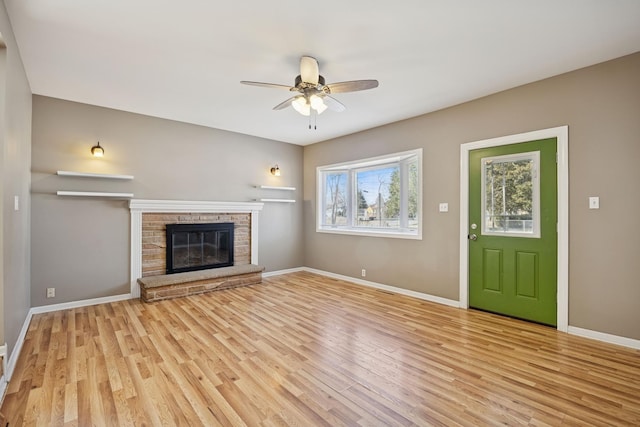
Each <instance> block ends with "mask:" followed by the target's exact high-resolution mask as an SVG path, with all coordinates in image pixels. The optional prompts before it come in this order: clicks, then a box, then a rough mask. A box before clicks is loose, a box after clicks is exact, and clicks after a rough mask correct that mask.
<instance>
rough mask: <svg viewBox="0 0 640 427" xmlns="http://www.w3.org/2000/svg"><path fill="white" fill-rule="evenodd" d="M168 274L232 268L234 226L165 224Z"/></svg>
mask: <svg viewBox="0 0 640 427" xmlns="http://www.w3.org/2000/svg"><path fill="white" fill-rule="evenodd" d="M166 227H167V274H172V273H182V272H185V271H195V270H205V269H208V268H217V267H227V266H231V265H233V223H232V222H222V223H212V224H167V226H166Z"/></svg>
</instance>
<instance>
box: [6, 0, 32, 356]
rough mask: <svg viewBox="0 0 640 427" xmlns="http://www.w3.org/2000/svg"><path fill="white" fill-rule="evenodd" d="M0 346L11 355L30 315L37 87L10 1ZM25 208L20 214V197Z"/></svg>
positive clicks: (7, 32)
mask: <svg viewBox="0 0 640 427" xmlns="http://www.w3.org/2000/svg"><path fill="white" fill-rule="evenodd" d="M0 33H1V36H0V39H2V40H3V41H4V44H5V45H6V48H2V49H0V50H2V53H1V54H0V68H1V70H0V85H1V88H2V89H1V90H0V180H1V184H0V196H1V200H2V208H1V209H0V237H1V240H2V245H1V252H0V253H1V256H0V272H1V276H0V309H1V310H2V313H1V314H2V316H0V317H2V321H3V322H2V326H0V343H4V342H6V343H7V344H8V354H11V352H12V351H13V348H14V346H15V343H16V341H17V339H18V335H19V334H20V330H21V328H22V325H23V324H24V320H25V318H26V316H27V313H28V311H29V307H30V305H29V282H30V278H29V259H30V247H29V212H30V204H29V182H30V176H31V175H30V162H31V89H30V88H29V83H28V82H27V78H26V74H25V71H24V67H23V65H22V60H21V58H20V54H19V52H18V47H17V45H16V42H15V39H14V37H13V30H12V29H11V24H10V23H9V19H8V17H7V12H6V9H5V6H4V3H2V4H0ZM15 196H18V197H19V210H18V211H16V210H14V197H15Z"/></svg>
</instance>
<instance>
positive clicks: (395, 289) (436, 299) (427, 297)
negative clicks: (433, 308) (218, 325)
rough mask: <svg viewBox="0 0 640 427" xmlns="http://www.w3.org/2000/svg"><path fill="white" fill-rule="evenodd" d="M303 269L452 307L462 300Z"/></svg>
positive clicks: (457, 306) (303, 268)
mask: <svg viewBox="0 0 640 427" xmlns="http://www.w3.org/2000/svg"><path fill="white" fill-rule="evenodd" d="M301 270H303V271H308V272H309V273H315V274H320V275H322V276H327V277H331V278H334V279H339V280H344V281H346V282H351V283H355V284H356V285H363V286H368V287H370V288H375V289H380V290H383V291H388V292H393V293H394V294H401V295H406V296H410V297H414V298H418V299H421V300H424V301H430V302H435V303H438V304H443V305H448V306H450V307H456V308H459V307H460V302H459V301H455V300H451V299H447V298H442V297H438V296H435V295H430V294H425V293H422V292H416V291H411V290H408V289H403V288H398V287H395V286H389V285H384V284H382V283H376V282H370V281H369V280H362V279H358V278H355V277H349V276H343V275H342V274H336V273H331V272H328V271H323V270H316V269H315V268H309V267H302V269H301Z"/></svg>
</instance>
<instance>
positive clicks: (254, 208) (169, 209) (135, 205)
mask: <svg viewBox="0 0 640 427" xmlns="http://www.w3.org/2000/svg"><path fill="white" fill-rule="evenodd" d="M263 206H264V203H258V202H216V201H187V200H145V199H132V200H130V201H129V210H130V211H131V277H130V282H131V297H132V298H138V297H140V287H139V286H138V282H137V280H138V278H140V277H142V214H143V213H180V212H190V213H249V214H251V263H252V264H258V213H259V212H260V211H261V210H262V207H263Z"/></svg>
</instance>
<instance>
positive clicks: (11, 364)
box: [0, 294, 131, 398]
mask: <svg viewBox="0 0 640 427" xmlns="http://www.w3.org/2000/svg"><path fill="white" fill-rule="evenodd" d="M126 299H131V294H122V295H114V296H110V297H102V298H93V299H87V300H80V301H72V302H63V303H60V304H51V305H42V306H39V307H31V309H30V310H29V311H28V312H27V317H26V318H25V319H24V323H23V324H22V329H21V330H20V334H19V335H18V339H17V341H16V345H15V347H14V348H13V350H12V351H11V356H10V357H9V361H8V363H7V370H6V371H5V373H4V377H5V379H6V382H9V381H10V380H11V375H12V374H13V370H14V368H15V367H16V363H17V362H18V356H19V355H20V351H21V350H22V344H24V339H25V337H26V336H27V331H28V330H29V325H30V324H31V318H32V317H33V315H34V314H40V313H49V312H51V311H58V310H67V309H69V308H78V307H88V306H90V305H96V304H104V303H109V302H115V301H122V300H126ZM3 393H4V392H3ZM0 397H2V398H4V394H0Z"/></svg>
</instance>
